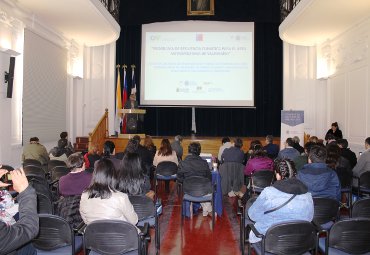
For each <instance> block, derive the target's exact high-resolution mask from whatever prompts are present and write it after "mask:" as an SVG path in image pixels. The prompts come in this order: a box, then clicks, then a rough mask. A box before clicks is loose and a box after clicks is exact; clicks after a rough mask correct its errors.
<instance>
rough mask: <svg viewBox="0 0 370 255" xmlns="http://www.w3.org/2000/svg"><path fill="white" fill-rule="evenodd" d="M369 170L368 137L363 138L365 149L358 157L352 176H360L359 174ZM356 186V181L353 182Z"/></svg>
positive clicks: (369, 148) (369, 149) (369, 140)
mask: <svg viewBox="0 0 370 255" xmlns="http://www.w3.org/2000/svg"><path fill="white" fill-rule="evenodd" d="M369 171H370V137H368V138H366V140H365V151H364V152H363V153H362V154H361V156H360V157H359V159H358V161H357V164H356V165H355V167H354V168H353V170H352V172H353V175H354V176H357V177H360V176H361V174H363V173H365V172H369ZM354 185H355V186H357V183H354Z"/></svg>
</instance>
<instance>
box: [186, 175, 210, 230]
mask: <svg viewBox="0 0 370 255" xmlns="http://www.w3.org/2000/svg"><path fill="white" fill-rule="evenodd" d="M182 188H183V197H182V203H181V223H183V221H184V213H183V210H184V202H185V201H189V202H194V203H205V202H211V204H212V230H214V226H215V193H216V185H215V184H212V181H211V180H210V179H208V178H206V177H202V176H191V177H188V178H185V179H184V182H183V184H182Z"/></svg>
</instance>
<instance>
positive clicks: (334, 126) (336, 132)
mask: <svg viewBox="0 0 370 255" xmlns="http://www.w3.org/2000/svg"><path fill="white" fill-rule="evenodd" d="M330 135H333V137H334V140H337V139H342V138H343V134H342V131H341V130H340V129H339V127H338V122H334V123H331V128H330V129H329V130H328V132H326V135H325V140H326V141H328V140H329V139H330Z"/></svg>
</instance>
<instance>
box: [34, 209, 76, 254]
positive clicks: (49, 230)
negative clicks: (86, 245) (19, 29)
mask: <svg viewBox="0 0 370 255" xmlns="http://www.w3.org/2000/svg"><path fill="white" fill-rule="evenodd" d="M39 217H40V222H39V226H40V230H39V234H38V235H37V236H36V237H35V238H34V239H33V240H32V244H33V246H34V247H35V248H36V250H37V254H38V255H40V254H41V255H44V254H45V255H46V254H47V255H49V254H53V255H74V254H75V253H76V252H78V251H79V250H81V248H82V237H81V236H76V237H75V236H74V233H73V230H72V228H71V226H70V225H69V223H68V222H67V221H66V220H65V219H63V218H61V217H59V216H56V215H50V214H39Z"/></svg>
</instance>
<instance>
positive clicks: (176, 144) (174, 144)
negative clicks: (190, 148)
mask: <svg viewBox="0 0 370 255" xmlns="http://www.w3.org/2000/svg"><path fill="white" fill-rule="evenodd" d="M181 143H182V136H181V135H177V136H175V141H173V142H172V143H171V148H172V150H174V151H175V152H176V155H177V159H178V160H179V161H180V160H182V155H183V154H184V149H183V148H182V145H181Z"/></svg>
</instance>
